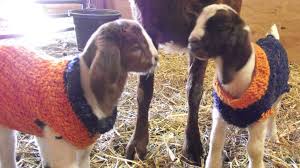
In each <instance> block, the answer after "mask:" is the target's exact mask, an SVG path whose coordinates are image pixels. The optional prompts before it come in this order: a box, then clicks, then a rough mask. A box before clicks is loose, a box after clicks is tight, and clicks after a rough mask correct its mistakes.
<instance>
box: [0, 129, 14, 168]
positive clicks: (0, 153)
mask: <svg viewBox="0 0 300 168" xmlns="http://www.w3.org/2000/svg"><path fill="white" fill-rule="evenodd" d="M15 142H16V137H15V133H14V131H13V130H10V129H8V128H5V127H2V126H0V168H16V167H17V166H16V155H15Z"/></svg>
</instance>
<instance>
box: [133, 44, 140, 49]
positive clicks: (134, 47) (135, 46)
mask: <svg viewBox="0 0 300 168" xmlns="http://www.w3.org/2000/svg"><path fill="white" fill-rule="evenodd" d="M131 50H132V51H137V50H141V47H140V46H139V45H138V44H135V45H133V46H132V47H131Z"/></svg>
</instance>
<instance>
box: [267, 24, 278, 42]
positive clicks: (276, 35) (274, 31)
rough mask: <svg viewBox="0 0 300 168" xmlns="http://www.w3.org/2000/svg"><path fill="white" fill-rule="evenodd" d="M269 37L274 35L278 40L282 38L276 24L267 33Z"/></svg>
mask: <svg viewBox="0 0 300 168" xmlns="http://www.w3.org/2000/svg"><path fill="white" fill-rule="evenodd" d="M267 35H272V36H274V37H275V38H276V39H277V40H279V39H280V36H279V32H278V28H277V26H276V24H273V25H272V27H271V29H270V31H269V32H268V33H267Z"/></svg>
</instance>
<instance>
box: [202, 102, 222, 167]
mask: <svg viewBox="0 0 300 168" xmlns="http://www.w3.org/2000/svg"><path fill="white" fill-rule="evenodd" d="M212 119H213V123H212V128H211V133H210V143H209V152H208V156H207V159H206V163H205V167H206V168H221V167H222V150H223V148H224V143H225V138H226V128H227V123H226V122H225V121H224V120H223V118H222V116H221V115H220V113H219V111H218V110H217V109H216V108H214V109H213V111H212Z"/></svg>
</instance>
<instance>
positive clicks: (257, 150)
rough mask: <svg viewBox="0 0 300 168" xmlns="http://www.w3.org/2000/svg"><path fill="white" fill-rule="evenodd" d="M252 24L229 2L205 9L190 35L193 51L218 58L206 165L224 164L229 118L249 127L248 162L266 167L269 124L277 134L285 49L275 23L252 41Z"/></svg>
mask: <svg viewBox="0 0 300 168" xmlns="http://www.w3.org/2000/svg"><path fill="white" fill-rule="evenodd" d="M249 36H250V29H249V27H248V26H247V25H246V24H245V22H244V21H243V20H242V19H241V18H240V16H239V15H238V13H237V12H236V11H235V10H233V9H232V8H231V7H229V6H227V5H221V4H215V5H210V6H208V7H206V8H204V9H203V11H202V13H201V14H200V16H199V18H198V20H197V24H196V26H195V28H194V30H193V31H192V33H191V35H190V38H189V47H190V52H191V55H193V56H194V57H196V58H198V59H201V60H207V59H209V58H214V59H215V62H216V71H217V72H216V73H217V74H216V80H215V82H214V92H213V98H214V107H213V111H212V113H213V114H212V116H213V124H212V131H211V136H210V148H209V154H208V157H207V160H206V167H209V168H211V167H214V168H219V167H221V166H222V160H221V154H222V149H223V147H224V139H225V135H226V132H225V131H226V127H227V124H233V125H235V126H238V127H241V128H246V127H247V128H248V131H249V141H248V145H247V150H248V154H249V157H250V163H249V167H254V168H263V167H264V163H263V154H264V142H265V136H266V134H267V130H268V129H269V131H270V133H271V137H272V138H273V139H274V140H278V137H277V134H276V123H275V115H276V114H275V113H276V111H278V108H279V106H280V105H279V104H280V100H281V96H282V95H283V94H284V93H285V92H288V91H289V85H288V77H289V68H288V60H287V54H286V51H285V50H284V48H283V47H282V45H281V44H280V42H279V34H278V31H277V28H276V26H275V25H274V26H272V28H271V33H270V34H269V35H267V37H265V38H262V39H260V40H258V41H257V43H256V44H254V43H251V42H250V37H249Z"/></svg>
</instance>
